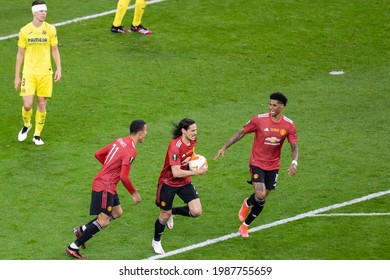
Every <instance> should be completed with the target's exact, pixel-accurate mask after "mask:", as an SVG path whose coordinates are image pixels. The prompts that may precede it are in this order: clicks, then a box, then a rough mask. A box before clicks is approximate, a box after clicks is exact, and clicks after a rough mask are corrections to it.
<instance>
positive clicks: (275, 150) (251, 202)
mask: <svg viewBox="0 0 390 280" xmlns="http://www.w3.org/2000/svg"><path fill="white" fill-rule="evenodd" d="M286 105H287V98H286V97H285V96H284V95H283V94H282V93H280V92H275V93H272V94H271V95H270V103H269V112H268V113H265V114H260V115H257V116H254V117H253V118H252V119H251V120H250V121H249V122H247V123H246V124H245V125H244V127H243V128H241V129H240V130H239V131H237V132H236V133H235V134H234V135H233V136H232V137H231V138H230V139H229V140H228V141H227V142H226V144H225V145H224V146H223V147H222V148H221V149H220V150H219V151H218V152H217V154H216V155H215V157H214V159H217V158H218V157H219V156H220V155H222V156H224V154H225V152H226V150H227V149H228V148H229V147H230V146H231V145H233V144H234V143H236V142H237V141H239V140H240V139H242V138H243V137H244V136H245V135H246V134H248V133H253V132H254V133H255V137H254V141H253V146H252V152H251V157H250V161H249V167H250V174H251V181H250V183H251V184H252V185H253V190H254V193H252V195H251V196H250V197H249V198H246V199H245V200H244V202H243V203H242V206H241V209H240V211H239V213H238V218H239V220H240V221H241V222H242V225H241V226H240V228H239V232H240V234H241V236H242V237H249V235H248V226H249V225H250V224H251V223H252V221H253V220H254V219H255V218H256V217H257V216H258V215H259V214H260V213H261V211H262V210H263V208H264V204H265V201H266V199H267V197H268V195H269V194H270V192H271V190H273V189H275V187H276V181H277V178H278V172H279V168H280V154H281V149H282V146H283V143H284V140H286V138H287V140H288V142H289V143H290V145H291V160H292V161H291V165H290V167H289V168H288V174H289V175H290V176H294V175H295V173H296V171H297V166H298V138H297V130H296V128H295V125H294V123H293V121H292V120H290V119H289V118H287V117H286V116H284V115H283V109H284V107H285V106H286ZM249 210H251V211H250V213H249V215H248V212H249Z"/></svg>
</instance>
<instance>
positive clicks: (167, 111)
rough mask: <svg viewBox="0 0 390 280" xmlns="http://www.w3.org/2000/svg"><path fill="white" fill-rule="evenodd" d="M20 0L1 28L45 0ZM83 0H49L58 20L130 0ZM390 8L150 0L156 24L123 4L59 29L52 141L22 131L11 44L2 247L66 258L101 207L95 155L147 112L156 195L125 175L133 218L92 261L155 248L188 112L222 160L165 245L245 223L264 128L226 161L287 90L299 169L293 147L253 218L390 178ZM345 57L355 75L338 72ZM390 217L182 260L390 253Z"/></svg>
mask: <svg viewBox="0 0 390 280" xmlns="http://www.w3.org/2000/svg"><path fill="white" fill-rule="evenodd" d="M19 2H20V3H19ZM19 2H18V4H17V6H16V7H15V4H14V3H12V2H9V1H4V0H0V5H1V6H2V8H3V9H4V12H3V15H4V17H2V23H3V27H4V26H7V28H2V29H1V30H0V36H6V35H10V34H15V33H17V32H18V30H19V28H20V27H22V26H23V25H24V24H26V23H27V22H29V21H30V20H31V16H30V11H29V6H30V5H31V3H30V2H31V1H19ZM84 2H88V1H81V2H80V1H75V0H70V1H66V3H65V2H64V1H58V0H53V1H50V3H49V4H48V5H49V14H48V18H47V21H48V22H49V23H58V22H62V21H65V20H70V19H73V18H76V17H81V16H86V15H91V14H95V13H100V12H104V11H107V10H112V9H115V1H95V2H94V3H95V4H94V5H92V6H91V5H89V4H88V3H84ZM214 2H215V3H214ZM75 4H77V6H78V7H79V8H78V9H73V8H72V7H73V6H74V5H75ZM389 11H390V4H389V3H388V2H387V1H370V2H367V1H362V0H356V1H341V0H338V1H331V0H326V1H308V0H299V1H263V0H248V1H245V3H242V2H239V1H233V0H226V1H206V0H186V1H173V0H167V1H164V2H161V3H158V4H154V5H148V6H147V7H146V12H145V15H144V18H143V24H144V25H145V26H147V27H149V28H151V29H152V30H153V31H154V34H153V35H151V36H139V35H138V34H128V36H126V35H125V36H121V35H118V34H111V33H110V32H109V27H110V25H111V23H112V20H113V15H108V16H104V17H100V18H96V19H91V20H87V21H82V22H79V23H73V24H69V25H65V26H60V27H58V36H59V42H60V52H61V59H62V66H63V78H62V80H61V81H60V82H59V83H58V84H55V87H54V92H53V98H52V99H51V100H50V101H49V103H48V115H47V121H46V126H45V129H44V131H43V134H42V137H43V139H44V140H45V145H44V146H42V147H35V146H34V145H33V144H32V143H31V142H30V138H28V140H27V141H26V142H25V143H19V142H17V140H16V135H17V133H18V131H19V129H20V127H21V125H22V122H21V116H20V111H21V104H22V103H21V99H20V97H19V96H18V94H17V93H16V92H15V90H14V89H13V78H14V67H15V57H16V50H17V47H16V44H17V38H12V39H8V40H3V41H0V64H1V65H2V66H1V68H0V85H1V88H2V94H1V95H0V102H1V104H2V106H1V107H0V114H1V116H2V122H1V123H0V131H1V137H0V179H1V181H2V184H1V187H0V203H1V205H2V208H3V211H2V215H1V217H0V224H1V225H2V230H1V231H0V246H1V248H2V249H1V250H0V259H2V260H31V259H38V260H66V259H67V256H65V254H64V248H65V247H66V246H67V245H68V244H69V243H70V242H72V241H73V235H72V228H73V227H74V226H76V225H79V224H81V223H85V222H88V221H89V220H90V219H91V217H89V216H88V211H89V202H90V191H91V182H92V179H93V177H94V175H95V174H96V172H97V171H98V170H99V163H98V162H97V161H96V160H95V159H94V156H93V154H94V152H95V151H96V150H97V149H99V148H101V147H102V146H104V145H106V144H107V143H109V142H110V141H112V140H113V139H114V138H116V137H120V136H124V135H126V134H127V133H128V125H129V123H130V121H131V120H132V119H135V118H142V119H145V120H146V121H147V122H148V128H149V129H148V130H149V132H148V136H147V138H146V141H145V142H144V143H143V144H142V145H139V146H138V157H137V161H136V163H135V165H134V166H133V168H132V171H131V178H132V181H133V183H134V185H135V186H136V188H137V189H138V191H139V193H140V194H141V197H142V199H143V201H142V203H141V204H140V205H137V206H134V205H133V201H132V199H131V198H130V196H129V195H128V193H127V191H126V190H125V189H124V188H123V187H122V185H119V187H118V189H119V195H120V198H121V202H122V206H123V209H124V216H123V217H122V218H121V219H118V220H117V221H115V222H113V223H112V224H111V225H110V226H109V228H108V229H106V230H104V231H102V232H99V234H97V235H96V236H95V237H94V238H93V239H92V240H91V241H90V242H89V243H88V245H89V246H88V249H87V250H86V251H85V254H86V255H88V257H89V259H92V260H106V259H107V260H110V259H112V260H115V259H118V260H127V259H130V260H139V259H145V258H148V257H151V256H153V255H154V254H153V252H152V249H151V246H150V243H151V239H152V237H153V230H154V221H155V219H156V217H157V215H158V212H159V210H158V208H157V207H156V206H155V204H154V197H155V188H156V183H157V179H158V176H159V172H160V170H161V168H162V164H163V161H164V157H165V152H166V148H167V145H168V143H169V141H170V129H171V123H172V122H177V121H179V120H180V119H182V118H184V117H191V118H193V119H195V120H196V122H197V124H198V130H199V140H198V145H197V152H198V153H201V154H204V155H205V156H206V157H207V158H208V159H209V171H208V172H207V174H206V175H205V176H201V177H195V178H193V181H194V184H195V185H196V186H197V188H198V191H199V193H200V197H201V200H202V204H203V208H204V209H203V210H204V213H203V216H202V217H200V218H198V219H188V218H187V219H186V218H184V217H177V219H176V225H175V228H174V229H173V230H172V231H168V230H167V231H166V232H165V233H164V237H163V244H164V249H165V250H166V251H172V250H175V249H180V248H183V247H186V246H189V245H192V244H197V243H200V242H203V241H205V240H208V239H213V238H218V237H220V236H224V235H227V234H230V233H234V232H236V231H237V229H238V226H239V222H238V220H237V211H238V209H239V207H240V204H241V202H242V200H243V198H245V197H246V196H248V195H249V194H250V193H251V187H250V186H249V185H247V184H246V182H245V180H246V179H247V178H248V176H249V173H248V159H249V154H250V149H251V143H252V136H246V137H245V138H244V139H243V140H241V141H240V142H239V143H237V144H235V145H234V146H233V147H231V148H230V149H229V150H228V152H227V153H226V155H225V157H224V158H223V159H218V160H217V161H213V160H212V158H213V156H214V155H215V153H216V151H217V150H218V149H219V148H220V147H221V146H222V145H223V144H224V143H225V142H226V141H227V139H229V137H230V136H231V135H232V134H233V133H235V132H236V131H237V130H238V129H239V128H240V127H241V126H242V125H243V124H245V123H246V121H247V120H249V119H250V118H251V117H252V116H253V115H255V114H257V113H262V112H266V111H267V110H268V106H267V104H268V96H269V94H270V93H271V92H273V91H282V92H284V93H285V94H286V95H287V97H288V98H289V103H288V105H287V107H286V108H285V114H286V115H287V116H288V117H290V118H291V119H293V120H294V121H295V123H296V126H297V128H298V133H299V152H300V156H299V170H298V174H297V176H296V177H293V178H289V177H288V176H287V174H286V169H287V168H288V164H289V162H290V150H289V146H288V144H287V145H286V146H285V147H284V149H283V155H282V167H281V171H280V176H279V181H278V186H277V190H275V192H273V193H272V194H271V196H270V198H269V200H268V201H267V205H266V207H265V209H264V211H263V213H262V214H261V216H260V217H259V218H258V219H256V220H255V221H254V223H253V227H256V226H259V225H262V224H267V223H271V222H274V221H278V220H282V219H285V218H289V217H293V216H295V215H298V214H301V213H305V212H307V211H311V210H315V209H318V208H322V207H326V206H329V205H333V204H336V203H342V202H345V201H349V200H352V199H355V198H359V197H362V196H365V195H368V194H371V193H375V192H379V191H386V190H388V189H389V182H390V176H389V175H388V173H387V172H388V170H389V168H390V164H389V161H388V157H389V154H390V144H389V143H390V142H389V141H388V139H387V136H388V134H389V132H390V131H389V126H388V124H387V122H388V120H389V119H390V110H389V109H388V105H389V104H390V97H389V94H388V91H389V89H390V82H389V79H388V77H389V76H390V64H389V61H390V59H389V58H390V51H389V48H388V46H389V39H388V34H387V33H388V32H387V30H389V25H390V24H389V21H388V18H389V13H390V12H389ZM132 13H133V11H132V10H131V11H128V13H127V15H126V24H127V25H128V24H130V18H131V16H132ZM332 70H343V71H345V74H344V75H342V76H331V75H329V74H328V72H330V71H332ZM30 136H31V135H30ZM175 204H176V205H180V204H181V202H180V201H179V200H176V201H175ZM389 205H390V198H389V195H386V196H383V197H380V198H376V199H373V200H370V201H366V202H361V203H358V204H354V205H351V206H348V207H345V208H339V209H336V210H333V211H331V212H332V213H334V212H337V213H355V212H364V213H371V212H384V213H389V212H390V206H389ZM389 228H390V221H389V216H364V217H344V216H343V217H337V216H336V217H311V218H305V219H302V220H298V221H295V222H291V223H288V224H284V225H280V226H277V227H271V228H269V229H266V230H262V231H259V232H254V233H251V237H250V238H249V239H242V238H239V237H237V238H233V239H229V240H227V241H224V242H219V243H216V244H213V245H210V246H206V247H203V248H200V249H195V250H191V251H187V252H184V253H181V254H178V255H174V256H171V257H169V258H168V259H175V260H207V259H214V260H236V259H237V260H246V259H266V260H309V259H314V260H343V259H347V260H355V259H356V260H388V259H389V258H390V241H389V238H388V230H389ZM242 248H245V252H243V250H242ZM107 252H111V253H110V254H107Z"/></svg>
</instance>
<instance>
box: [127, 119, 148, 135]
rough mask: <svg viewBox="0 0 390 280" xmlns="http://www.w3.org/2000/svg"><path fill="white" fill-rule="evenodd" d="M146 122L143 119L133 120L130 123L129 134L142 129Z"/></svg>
mask: <svg viewBox="0 0 390 280" xmlns="http://www.w3.org/2000/svg"><path fill="white" fill-rule="evenodd" d="M145 124H146V122H145V121H143V120H134V121H132V122H131V124H130V134H135V133H137V132H139V131H142V130H144V127H145Z"/></svg>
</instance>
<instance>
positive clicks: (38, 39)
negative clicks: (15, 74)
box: [18, 22, 58, 75]
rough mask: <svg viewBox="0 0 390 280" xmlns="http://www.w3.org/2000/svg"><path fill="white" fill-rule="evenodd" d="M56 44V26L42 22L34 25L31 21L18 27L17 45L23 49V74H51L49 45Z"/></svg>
mask: <svg viewBox="0 0 390 280" xmlns="http://www.w3.org/2000/svg"><path fill="white" fill-rule="evenodd" d="M57 44H58V39H57V31H56V28H55V27H54V26H53V25H51V24H48V23H46V22H43V24H42V25H41V26H40V27H38V28H37V27H35V26H34V25H33V24H32V22H30V23H29V24H26V25H25V26H24V27H22V28H21V29H20V32H19V40H18V47H20V48H23V49H25V51H24V62H23V74H28V75H47V74H52V73H53V70H52V65H51V47H52V46H56V45H57Z"/></svg>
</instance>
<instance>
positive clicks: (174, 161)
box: [158, 136, 196, 187]
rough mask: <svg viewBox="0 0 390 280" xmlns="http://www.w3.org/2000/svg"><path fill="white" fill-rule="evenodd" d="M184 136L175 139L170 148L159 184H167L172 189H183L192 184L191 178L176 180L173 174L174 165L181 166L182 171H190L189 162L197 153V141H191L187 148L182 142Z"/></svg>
mask: <svg viewBox="0 0 390 280" xmlns="http://www.w3.org/2000/svg"><path fill="white" fill-rule="evenodd" d="M182 137H183V136H180V137H177V138H175V139H173V140H172V141H171V142H170V143H169V146H168V150H167V154H166V156H165V162H164V167H163V169H162V170H161V173H160V178H159V179H158V183H159V184H161V183H165V184H167V185H168V186H171V187H182V186H184V185H186V184H188V183H191V176H188V177H184V178H175V177H173V174H172V169H171V166H172V165H180V169H183V170H188V169H189V168H188V162H189V161H190V159H191V156H192V155H193V153H194V151H195V144H196V140H195V141H190V145H189V146H187V145H186V144H184V142H183V140H182Z"/></svg>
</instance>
